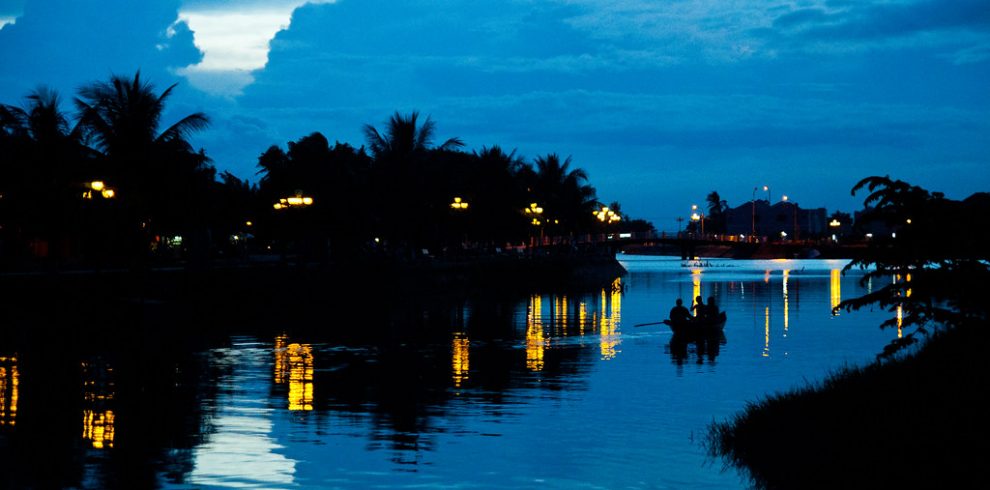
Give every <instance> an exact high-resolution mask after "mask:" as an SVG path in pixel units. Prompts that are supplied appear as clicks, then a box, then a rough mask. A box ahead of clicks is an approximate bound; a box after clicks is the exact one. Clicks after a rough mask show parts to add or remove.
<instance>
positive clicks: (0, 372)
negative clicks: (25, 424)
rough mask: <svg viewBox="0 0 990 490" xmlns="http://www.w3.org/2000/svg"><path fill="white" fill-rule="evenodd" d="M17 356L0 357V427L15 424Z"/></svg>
mask: <svg viewBox="0 0 990 490" xmlns="http://www.w3.org/2000/svg"><path fill="white" fill-rule="evenodd" d="M19 384H20V375H19V374H18V372H17V356H10V357H0V427H2V426H4V425H10V426H13V425H16V423H17V392H18V385H19Z"/></svg>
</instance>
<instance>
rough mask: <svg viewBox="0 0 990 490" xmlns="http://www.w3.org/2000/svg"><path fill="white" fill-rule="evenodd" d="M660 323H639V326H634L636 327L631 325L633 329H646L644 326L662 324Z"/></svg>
mask: <svg viewBox="0 0 990 490" xmlns="http://www.w3.org/2000/svg"><path fill="white" fill-rule="evenodd" d="M662 323H663V322H653V323H639V324H636V325H633V326H634V327H646V326H649V325H660V324H662Z"/></svg>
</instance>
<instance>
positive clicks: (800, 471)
mask: <svg viewBox="0 0 990 490" xmlns="http://www.w3.org/2000/svg"><path fill="white" fill-rule="evenodd" d="M979 327H983V328H979ZM985 327H987V326H986V325H975V326H974V327H972V328H967V329H956V330H954V331H950V332H945V333H941V334H939V335H937V336H934V337H933V338H932V339H931V340H930V341H929V342H927V343H926V344H925V345H924V346H923V347H922V348H920V349H919V350H918V351H917V352H916V353H914V354H912V355H909V356H904V357H902V358H899V359H896V360H893V361H888V362H884V363H874V364H871V365H869V366H867V367H864V368H858V369H848V370H843V371H841V372H838V373H836V374H834V375H832V376H830V377H829V378H827V379H826V380H825V381H823V382H821V383H820V384H816V385H813V386H808V387H805V388H802V389H798V390H795V391H791V392H787V393H783V394H777V395H773V396H771V397H769V398H767V399H765V400H762V401H759V402H757V403H753V404H751V405H749V406H748V407H747V408H746V410H745V411H743V412H742V413H741V414H739V415H738V416H736V417H735V418H733V419H732V420H728V421H724V422H719V423H716V424H714V425H713V426H712V429H711V433H710V436H709V449H710V451H711V454H712V455H713V456H715V457H721V458H724V460H725V461H727V462H728V464H730V465H732V466H736V467H738V468H740V469H743V470H745V471H747V472H748V473H749V475H750V476H751V478H752V482H753V483H754V485H755V486H756V487H758V488H898V487H900V488H947V487H948V488H951V487H954V486H957V485H956V484H968V485H972V484H974V483H973V482H977V481H980V480H981V479H982V472H981V470H982V464H983V459H984V458H983V452H982V450H979V449H977V448H979V447H983V444H984V443H985V441H984V439H983V434H984V433H985V432H986V426H987V422H986V417H985V415H986V414H985V409H984V406H985V405H984V403H983V401H982V400H983V395H984V393H985V391H986V388H987V386H988V376H987V371H988V369H987V366H986V362H985V360H984V359H983V355H982V354H983V353H982V352H980V351H979V350H978V349H979V348H980V346H985V345H987V337H988V334H987V331H986V328H985Z"/></svg>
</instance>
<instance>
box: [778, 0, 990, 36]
mask: <svg viewBox="0 0 990 490" xmlns="http://www.w3.org/2000/svg"><path fill="white" fill-rule="evenodd" d="M773 25H774V27H775V28H781V29H783V30H785V31H786V30H791V29H797V30H800V36H801V37H802V38H805V39H817V40H822V41H843V40H863V39H879V38H890V37H905V36H911V35H914V34H917V33H922V32H938V31H949V30H968V31H975V32H985V30H986V29H987V27H990V3H988V2H987V1H986V0H955V1H952V2H946V1H944V0H923V1H918V2H907V3H904V2H900V3H881V4H876V3H874V2H856V3H853V2H845V5H843V7H842V8H840V9H839V10H837V11H835V12H832V13H826V12H825V11H824V10H822V9H801V10H796V11H793V12H789V13H787V14H784V15H781V16H780V17H777V19H776V20H775V21H774V24H773Z"/></svg>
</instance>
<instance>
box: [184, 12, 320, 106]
mask: <svg viewBox="0 0 990 490" xmlns="http://www.w3.org/2000/svg"><path fill="white" fill-rule="evenodd" d="M332 1H333V0H308V2H307V0H268V1H261V0H256V1H247V2H232V1H221V0H196V1H187V2H185V4H184V6H183V9H182V11H181V12H180V13H179V22H184V23H186V24H188V25H189V26H190V28H191V29H192V30H193V31H194V32H195V37H194V43H195V44H196V46H197V47H198V48H199V49H201V50H202V51H203V52H204V54H205V56H204V57H203V60H202V61H201V62H199V63H196V64H192V65H189V66H186V67H184V68H182V69H181V70H179V74H181V75H183V76H185V77H186V78H187V79H188V80H189V81H190V82H191V83H192V84H193V86H195V87H197V88H199V89H201V90H204V91H206V92H209V93H213V94H218V95H226V96H235V95H240V94H241V91H242V90H243V89H244V87H246V86H247V85H249V84H251V82H253V81H254V77H253V75H252V73H251V72H253V71H254V70H257V69H260V68H262V67H264V66H265V64H266V63H267V62H268V43H269V41H271V39H272V38H273V37H274V36H275V33H277V32H278V31H280V30H282V29H285V28H286V27H288V25H289V20H290V19H291V16H292V12H293V11H294V10H295V9H296V8H297V7H299V6H301V5H304V4H306V3H314V4H320V3H332Z"/></svg>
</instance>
